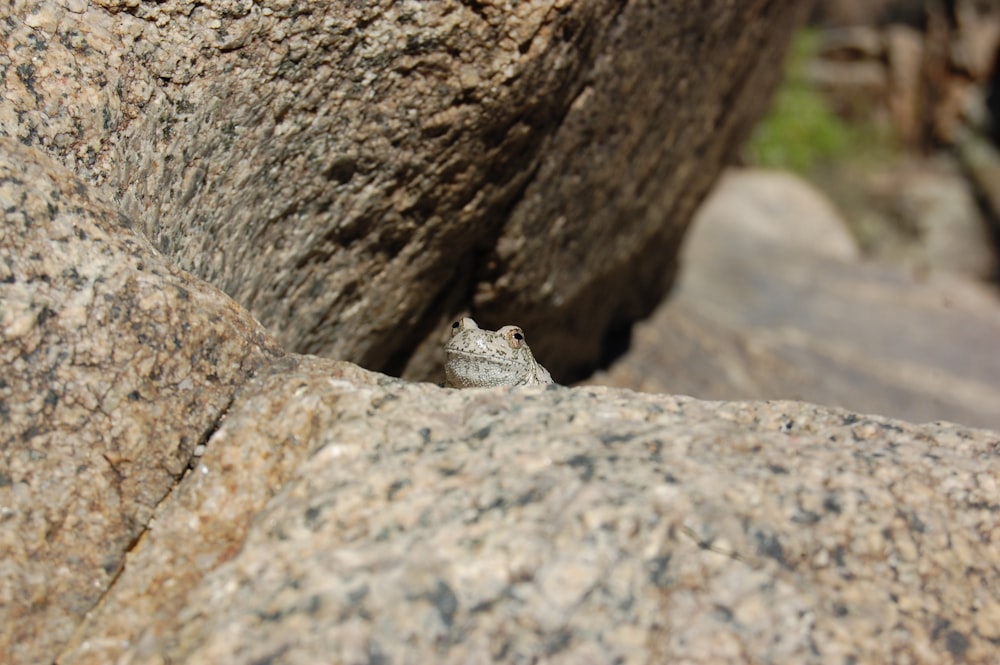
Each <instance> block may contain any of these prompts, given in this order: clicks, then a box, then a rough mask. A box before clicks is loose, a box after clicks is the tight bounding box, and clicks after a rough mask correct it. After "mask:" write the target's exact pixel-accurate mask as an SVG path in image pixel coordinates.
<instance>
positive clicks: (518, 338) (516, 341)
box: [504, 326, 524, 349]
mask: <svg viewBox="0 0 1000 665" xmlns="http://www.w3.org/2000/svg"><path fill="white" fill-rule="evenodd" d="M504 332H505V333H506V335H507V343H508V344H510V348H512V349H520V348H521V347H522V346H524V332H523V331H522V330H521V329H520V328H518V327H517V326H507V327H506V329H505V331H504Z"/></svg>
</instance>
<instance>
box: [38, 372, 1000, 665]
mask: <svg viewBox="0 0 1000 665" xmlns="http://www.w3.org/2000/svg"><path fill="white" fill-rule="evenodd" d="M998 474H1000V435H998V434H997V433H995V432H988V431H976V430H969V429H965V428H962V427H958V426H954V425H946V424H936V425H930V426H922V427H916V426H912V425H908V424H905V423H902V422H899V421H893V420H890V419H886V418H881V417H875V416H864V415H858V414H855V413H851V412H847V411H842V410H837V409H827V408H823V407H816V406H812V405H809V404H803V403H795V402H767V403H765V402H755V403H749V402H747V403H719V402H702V401H698V400H695V399H692V398H688V397H680V396H667V395H649V394H640V393H633V392H630V391H627V390H621V389H612V388H603V387H592V388H574V389H569V388H560V387H555V386H553V387H550V388H548V389H546V388H541V387H529V388H517V389H471V390H448V389H442V388H438V387H436V386H433V385H430V384H415V383H403V382H401V381H398V380H393V379H388V378H386V377H383V376H380V375H377V374H372V373H369V372H365V371H363V370H360V369H358V368H356V367H354V366H352V365H349V364H347V363H342V362H336V361H329V360H324V359H318V358H313V357H298V356H289V357H287V358H286V359H284V360H281V361H279V362H277V363H276V364H274V365H272V366H270V367H269V368H268V369H267V370H266V371H262V372H261V373H260V374H259V375H258V376H257V377H255V378H254V379H253V380H252V381H251V382H250V383H249V384H248V385H247V386H246V387H245V388H244V389H242V390H241V391H240V393H239V394H238V396H237V397H236V399H235V400H234V402H233V405H232V407H231V409H230V411H229V415H228V416H227V418H226V420H225V421H224V422H223V424H222V425H221V427H220V428H219V429H218V431H216V432H215V434H214V435H213V437H212V438H211V439H210V440H209V442H208V444H207V450H206V453H205V455H204V457H202V458H201V459H200V461H199V462H198V463H197V464H196V465H194V467H193V469H192V471H191V472H190V474H189V475H188V476H187V477H186V478H185V479H184V481H182V483H181V485H180V486H179V487H178V488H177V490H175V492H174V493H173V494H172V495H171V496H170V498H169V499H167V500H166V501H164V502H163V503H162V504H161V506H160V507H159V509H158V511H157V514H156V516H155V524H154V526H153V528H152V529H151V530H150V531H149V533H148V535H147V537H146V538H144V539H143V541H142V542H140V543H139V545H138V546H137V547H136V548H135V550H134V551H133V552H132V553H131V554H130V556H129V560H128V565H127V567H126V568H125V570H124V571H123V573H122V575H121V576H120V577H119V579H118V581H117V583H116V584H115V586H114V588H113V589H112V590H111V592H110V593H109V594H108V595H107V597H106V598H105V601H104V603H103V604H102V606H101V607H99V608H98V609H97V610H96V611H95V612H94V613H93V614H92V615H91V616H90V617H89V618H88V621H87V622H86V623H84V624H83V625H82V627H81V629H80V631H78V633H77V635H76V637H75V639H74V641H73V644H72V646H71V648H70V649H68V650H67V651H65V652H64V653H63V654H62V656H61V657H60V658H59V661H58V662H59V663H61V664H62V665H70V664H81V663H106V662H186V663H218V662H244V663H250V662H265V661H266V662H273V663H315V662H338V663H367V662H372V661H373V660H374V661H378V662H392V663H426V662H440V663H477V662H482V663H487V662H507V663H521V662H542V661H544V662H551V663H589V662H593V663H606V662H619V663H662V662H686V663H726V662H732V663H735V662H755V663H792V662H794V663H828V662H838V663H842V662H910V663H928V664H929V663H945V662H966V663H989V662H992V659H993V658H994V657H995V655H996V646H995V643H996V641H997V640H998V639H1000V632H998V631H1000V591H998V590H1000V554H998V553H1000V547H998V545H1000V526H998V523H997V520H996V512H997V510H998V506H1000V487H998V484H997V480H996V479H997V477H998Z"/></svg>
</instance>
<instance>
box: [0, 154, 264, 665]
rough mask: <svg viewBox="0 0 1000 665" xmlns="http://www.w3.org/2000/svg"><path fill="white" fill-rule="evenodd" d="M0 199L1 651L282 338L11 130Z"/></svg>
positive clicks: (61, 631) (48, 643)
mask: <svg viewBox="0 0 1000 665" xmlns="http://www.w3.org/2000/svg"><path fill="white" fill-rule="evenodd" d="M0 210H2V211H3V223H2V226H0V366H2V367H3V373H2V374H0V626H2V628H0V655H4V656H5V657H3V658H0V661H2V662H11V663H34V662H44V661H47V660H50V659H51V657H52V656H53V655H54V653H53V648H54V647H56V646H57V645H58V644H59V643H60V642H61V641H65V640H66V639H67V638H68V637H69V635H70V634H71V632H72V631H73V629H74V628H75V626H76V624H77V623H78V622H79V620H80V618H81V616H82V615H83V613H84V612H86V611H87V610H88V609H90V607H91V606H93V604H94V603H95V602H96V601H97V600H98V599H99V598H100V596H101V594H102V593H103V592H104V590H105V589H106V588H107V587H108V585H109V584H111V582H112V580H113V579H114V578H115V575H117V573H118V571H119V570H120V568H121V564H122V560H123V556H124V553H125V551H126V550H127V549H128V548H129V547H130V546H131V544H132V543H133V542H134V541H135V539H136V538H137V537H138V536H139V534H140V533H142V531H143V529H144V528H145V526H146V524H147V523H148V522H149V520H150V517H151V516H152V514H153V510H154V509H155V507H156V505H157V504H158V503H159V502H160V500H161V499H163V497H164V496H165V495H166V494H167V493H168V492H169V491H170V490H171V489H172V488H173V487H174V485H175V483H176V482H177V480H178V479H179V478H180V476H181V474H182V473H183V472H184V470H185V468H186V467H187V465H188V462H189V460H190V459H191V455H192V452H193V451H194V449H195V446H196V445H198V444H199V443H203V442H204V439H205V438H206V437H207V436H208V434H209V432H210V431H211V430H212V429H213V428H214V427H215V426H216V423H217V422H218V419H219V417H220V415H221V414H222V412H223V411H224V409H225V408H226V405H227V404H229V401H230V400H231V399H232V395H233V392H234V390H235V389H236V387H237V386H238V385H239V384H241V383H242V382H243V381H244V380H245V379H246V377H247V376H248V375H249V374H250V373H251V372H252V371H253V370H254V369H255V368H256V367H258V366H260V365H261V364H262V363H264V362H265V361H266V360H268V359H269V358H273V357H276V356H277V355H279V354H280V351H279V349H278V348H277V347H276V346H275V345H274V343H273V342H272V341H270V340H269V338H268V337H267V335H266V334H265V333H264V331H263V329H262V328H261V327H260V325H259V324H257V323H256V322H255V321H254V320H253V318H252V317H250V315H249V314H247V313H246V311H244V310H243V309H241V308H240V307H239V306H237V305H236V303H234V302H233V301H231V300H230V299H229V298H227V297H226V296H225V295H223V294H222V293H220V292H219V291H218V290H216V289H215V288H213V287H211V286H209V285H208V284H206V283H204V282H202V281H200V280H197V279H194V278H192V277H191V276H190V275H188V274H186V273H184V272H182V271H180V270H178V269H177V268H175V267H173V266H172V265H171V264H170V262H169V261H166V260H164V258H163V257H162V256H161V255H160V254H159V253H158V252H156V251H154V250H153V249H152V248H151V247H150V246H149V243H148V242H147V241H146V240H145V238H143V237H142V235H140V234H138V233H136V232H135V231H134V230H133V228H132V222H131V221H130V220H129V219H128V218H126V217H123V216H121V215H120V213H119V212H118V211H117V209H116V208H115V207H114V206H113V205H112V204H111V203H110V202H108V201H107V200H106V199H105V198H103V197H102V195H101V192H100V191H98V190H96V189H94V188H92V187H90V186H89V185H87V184H86V183H85V182H83V181H81V180H79V179H77V178H75V177H74V176H73V175H72V174H71V173H70V172H69V171H67V170H66V169H65V168H64V167H62V166H60V165H58V164H56V163H54V162H53V161H52V160H51V159H49V158H48V157H46V156H44V155H43V154H42V153H40V152H38V151H37V150H34V149H31V148H27V147H25V146H23V145H21V144H19V143H17V142H16V141H13V140H11V139H7V138H2V137H0Z"/></svg>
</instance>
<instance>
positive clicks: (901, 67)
mask: <svg viewBox="0 0 1000 665" xmlns="http://www.w3.org/2000/svg"><path fill="white" fill-rule="evenodd" d="M885 48H886V53H887V55H888V60H889V90H888V94H889V99H888V103H889V115H890V117H891V118H892V127H893V130H894V131H895V133H896V136H898V137H899V139H900V140H901V141H902V142H903V143H904V144H907V145H910V146H916V145H918V141H919V140H920V139H921V136H920V113H921V109H920V100H921V85H922V80H921V73H922V71H923V59H924V42H923V37H922V36H921V35H920V33H919V32H917V31H916V30H915V29H913V28H910V27H908V26H903V25H895V26H889V27H887V28H886V30H885Z"/></svg>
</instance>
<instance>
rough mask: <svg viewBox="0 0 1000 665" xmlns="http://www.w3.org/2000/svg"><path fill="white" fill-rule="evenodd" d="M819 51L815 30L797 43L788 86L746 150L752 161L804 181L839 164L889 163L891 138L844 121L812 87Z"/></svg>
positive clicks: (790, 60) (789, 65)
mask: <svg viewBox="0 0 1000 665" xmlns="http://www.w3.org/2000/svg"><path fill="white" fill-rule="evenodd" d="M816 47H817V33H816V31H815V30H809V29H806V30H803V31H801V32H800V33H799V34H798V36H797V37H796V39H795V41H794V43H793V44H792V48H791V52H790V53H789V57H788V62H787V66H786V73H785V81H784V82H783V83H782V85H781V87H780V88H779V89H778V91H777V93H776V94H775V97H774V100H773V102H772V106H771V110H770V111H769V113H768V114H767V116H765V117H764V119H763V120H762V121H761V123H760V124H759V125H758V126H757V128H756V129H755V130H754V133H753V135H752V136H751V138H750V141H749V142H748V144H747V146H746V153H745V154H746V157H747V159H748V161H750V162H751V163H753V164H755V165H758V166H766V167H771V168H780V169H788V170H791V171H796V172H798V173H801V174H803V175H810V174H812V175H815V173H816V171H817V170H818V169H820V168H822V167H823V166H825V165H829V164H831V163H833V162H840V161H845V160H846V161H853V160H857V159H861V160H862V161H872V160H875V161H885V159H886V158H888V157H889V155H890V153H891V148H890V146H889V140H888V138H887V136H886V134H887V133H886V132H885V131H884V130H883V131H879V128H877V127H875V126H874V125H872V124H868V125H864V124H858V123H857V122H853V123H852V122H848V121H846V120H844V119H842V118H841V117H839V116H838V115H836V114H835V113H834V112H833V111H832V110H831V109H830V106H829V104H828V103H827V101H826V100H825V99H824V97H823V94H822V92H821V91H820V90H818V89H816V87H815V86H814V85H812V84H811V83H810V82H809V81H808V79H807V77H806V66H807V64H808V62H809V60H810V59H811V58H812V57H813V56H814V55H815V53H816Z"/></svg>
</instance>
